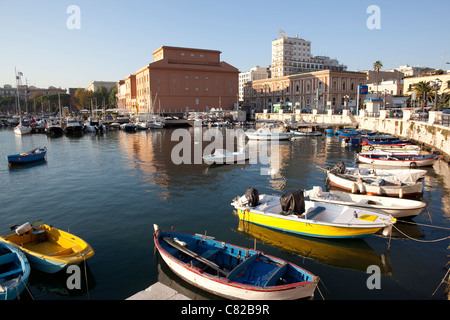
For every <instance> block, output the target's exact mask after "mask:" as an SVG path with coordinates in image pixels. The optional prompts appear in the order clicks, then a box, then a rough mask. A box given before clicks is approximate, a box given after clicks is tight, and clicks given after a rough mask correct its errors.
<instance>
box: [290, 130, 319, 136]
mask: <svg viewBox="0 0 450 320" xmlns="http://www.w3.org/2000/svg"><path fill="white" fill-rule="evenodd" d="M292 133H293V134H294V137H309V136H312V137H315V136H321V135H322V132H320V131H309V132H308V131H293V132H292Z"/></svg>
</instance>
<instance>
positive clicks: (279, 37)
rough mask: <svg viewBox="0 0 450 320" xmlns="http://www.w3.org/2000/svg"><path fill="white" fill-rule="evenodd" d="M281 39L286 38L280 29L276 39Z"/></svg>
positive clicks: (284, 32)
mask: <svg viewBox="0 0 450 320" xmlns="http://www.w3.org/2000/svg"><path fill="white" fill-rule="evenodd" d="M281 38H287V33H286V31H284V30H282V29H280V31H279V32H278V39H281Z"/></svg>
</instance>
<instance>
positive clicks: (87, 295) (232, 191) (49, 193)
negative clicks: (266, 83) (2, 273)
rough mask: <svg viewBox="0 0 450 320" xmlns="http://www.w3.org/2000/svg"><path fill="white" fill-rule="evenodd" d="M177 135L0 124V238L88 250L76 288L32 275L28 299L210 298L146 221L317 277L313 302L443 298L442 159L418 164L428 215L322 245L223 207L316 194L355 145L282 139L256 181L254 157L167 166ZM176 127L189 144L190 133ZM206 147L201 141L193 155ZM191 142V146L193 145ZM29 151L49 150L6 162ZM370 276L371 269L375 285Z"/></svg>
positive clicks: (447, 198) (447, 218)
mask: <svg viewBox="0 0 450 320" xmlns="http://www.w3.org/2000/svg"><path fill="white" fill-rule="evenodd" d="M175 130H177V129H169V128H165V129H161V130H148V131H138V132H136V133H127V132H123V131H109V132H107V133H105V134H101V135H100V134H95V133H85V134H81V135H73V136H70V135H62V136H60V137H50V136H47V135H45V134H31V135H24V136H17V135H15V134H14V132H13V129H12V128H3V129H0V146H1V148H0V156H1V163H0V164H1V165H0V182H1V192H0V234H1V235H6V234H9V233H11V230H10V225H20V224H23V223H25V222H31V221H34V220H43V221H44V222H45V223H46V224H49V225H53V226H55V227H57V228H59V229H62V230H65V231H67V230H69V231H70V232H71V233H73V234H75V235H77V236H80V237H81V238H83V239H84V240H86V241H87V242H88V243H89V244H90V245H91V246H92V247H93V248H94V250H95V255H94V256H93V257H92V258H91V259H89V260H87V261H86V263H85V264H83V265H82V266H81V267H82V268H81V269H82V271H83V272H82V278H83V281H81V288H79V289H78V288H74V289H69V288H68V285H67V281H68V278H69V276H70V274H68V273H66V272H65V271H63V272H60V273H58V274H54V275H47V274H44V273H41V272H39V271H35V270H32V272H31V277H30V283H29V285H28V289H29V290H30V292H31V297H32V298H34V299H36V300H72V299H83V300H85V299H90V300H123V299H126V298H128V297H130V296H132V295H133V294H135V293H136V292H139V291H141V290H144V289H145V288H147V287H149V286H150V285H152V284H154V283H155V282H158V281H163V279H166V278H170V279H172V280H173V282H175V283H177V284H178V285H179V286H180V287H183V288H186V290H193V291H194V292H195V293H194V294H195V295H194V298H199V299H214V298H216V297H212V296H208V295H204V294H203V293H201V292H198V290H195V288H192V286H189V285H187V284H185V283H184V282H183V281H182V280H181V279H179V278H177V277H176V276H175V275H173V273H171V272H170V270H168V268H167V266H165V265H163V264H164V262H162V261H161V259H160V258H159V257H158V255H157V253H156V252H155V250H154V244H153V224H158V225H159V227H160V228H161V229H170V228H172V227H173V228H174V229H175V230H176V231H179V232H185V233H202V234H204V233H206V234H207V235H208V236H214V237H215V238H216V239H218V240H221V241H225V242H229V243H233V244H237V245H241V246H244V247H254V246H255V245H256V249H258V250H261V251H263V252H265V253H268V254H271V255H273V256H276V257H279V258H282V259H285V260H288V261H290V262H292V263H295V264H297V265H299V266H301V267H303V268H305V269H307V270H309V271H310V272H312V273H314V274H315V275H317V276H318V277H320V279H321V282H320V284H319V289H320V292H319V291H316V295H315V299H316V300H321V299H325V300H357V299H369V300H370V299H388V300H405V299H406V300H428V299H435V300H443V299H447V295H446V293H445V292H444V290H445V285H441V281H442V279H443V278H444V276H445V274H446V272H447V270H446V269H445V268H444V267H445V265H446V264H447V262H448V261H449V258H448V255H449V254H450V251H449V250H448V249H447V248H448V246H449V242H450V241H449V240H448V239H446V240H442V239H445V238H446V237H448V236H449V235H450V231H449V230H450V169H449V168H450V167H449V165H448V164H447V163H445V162H443V161H441V160H439V161H438V162H437V163H436V164H435V165H434V166H433V167H429V168H426V170H427V175H426V177H425V179H424V181H423V183H424V194H423V201H425V202H426V203H427V207H426V209H425V210H424V211H423V212H422V213H421V214H420V215H419V216H417V217H414V218H413V219H410V220H407V221H406V222H399V223H397V225H396V228H395V229H394V230H393V234H392V236H391V237H385V236H382V235H373V236H370V237H368V238H365V239H358V240H319V239H313V238H308V237H300V236H293V235H289V234H285V233H281V232H276V231H273V230H270V229H267V228H262V227H256V226H254V225H248V224H242V223H240V222H239V220H238V218H237V216H236V215H235V214H234V213H233V210H234V208H233V207H232V206H231V205H230V203H231V201H232V200H233V198H235V197H236V196H241V195H243V194H244V193H245V191H246V190H247V188H248V187H254V188H256V189H257V190H258V191H259V193H260V194H262V193H268V194H276V195H282V194H284V193H285V192H287V191H291V190H298V189H303V190H307V189H311V188H312V187H313V186H321V187H322V188H323V189H325V178H326V173H325V172H324V171H323V170H321V169H320V167H322V168H325V167H332V166H334V165H335V164H336V163H338V162H340V161H344V163H345V164H346V165H347V166H357V165H358V164H357V163H356V160H355V150H352V149H351V148H349V147H347V146H343V145H342V144H341V142H340V141H339V139H338V138H337V137H336V136H331V137H326V136H325V135H324V136H322V137H302V138H297V139H294V140H292V141H287V142H281V143H280V146H279V167H278V168H277V170H272V171H271V172H270V174H265V169H267V167H268V166H269V165H270V164H269V165H268V164H267V163H263V162H261V161H259V162H257V163H250V162H248V163H246V164H234V165H223V166H211V167H209V166H207V165H206V164H203V163H202V164H200V163H196V162H194V163H192V164H175V163H174V161H173V153H172V151H173V150H174V148H175V149H176V148H177V146H179V143H180V142H179V140H178V139H174V138H173V136H174V133H175ZM183 130H188V132H189V133H190V134H191V135H190V137H191V139H194V128H189V129H183ZM202 130H206V129H205V128H204V129H202ZM217 130H221V131H222V132H225V130H226V129H217ZM173 140H174V141H173ZM210 143H211V142H210V141H204V142H203V145H200V148H205V147H206V146H207V145H208V144H210ZM190 145H191V146H192V147H193V149H192V150H194V148H195V146H197V147H198V142H194V141H192V143H191V144H190ZM38 146H46V147H47V149H48V152H47V156H46V160H45V161H41V162H38V163H34V164H31V165H25V166H13V167H10V166H8V164H7V162H6V160H5V156H6V155H9V154H16V153H21V152H26V151H29V150H31V149H34V148H36V147H38ZM269 169H270V167H269ZM272 169H273V168H272ZM266 171H267V170H266ZM269 171H270V170H269ZM370 266H376V268H375V269H373V268H369V267H370ZM373 270H375V272H376V271H377V270H378V271H379V274H378V275H379V277H378V278H376V276H377V274H374V271H373ZM374 279H375V280H374ZM378 280H379V281H378ZM436 289H437V290H436ZM196 295H198V296H196Z"/></svg>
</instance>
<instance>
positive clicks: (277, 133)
mask: <svg viewBox="0 0 450 320" xmlns="http://www.w3.org/2000/svg"><path fill="white" fill-rule="evenodd" d="M245 135H246V136H247V137H248V138H249V139H250V140H289V139H291V138H292V137H293V133H291V132H285V131H284V129H283V128H282V126H280V125H278V124H273V123H268V124H265V125H264V126H262V127H261V128H259V129H258V130H256V131H255V130H248V131H246V132H245Z"/></svg>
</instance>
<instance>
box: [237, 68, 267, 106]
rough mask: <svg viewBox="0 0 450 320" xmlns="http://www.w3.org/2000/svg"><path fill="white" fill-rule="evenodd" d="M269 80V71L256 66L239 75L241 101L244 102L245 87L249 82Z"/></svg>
mask: <svg viewBox="0 0 450 320" xmlns="http://www.w3.org/2000/svg"><path fill="white" fill-rule="evenodd" d="M267 78H269V70H268V69H267V68H261V67H260V66H256V67H253V68H251V69H250V71H247V72H241V73H239V101H243V100H244V85H245V84H246V83H247V82H250V81H255V80H261V79H267Z"/></svg>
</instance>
